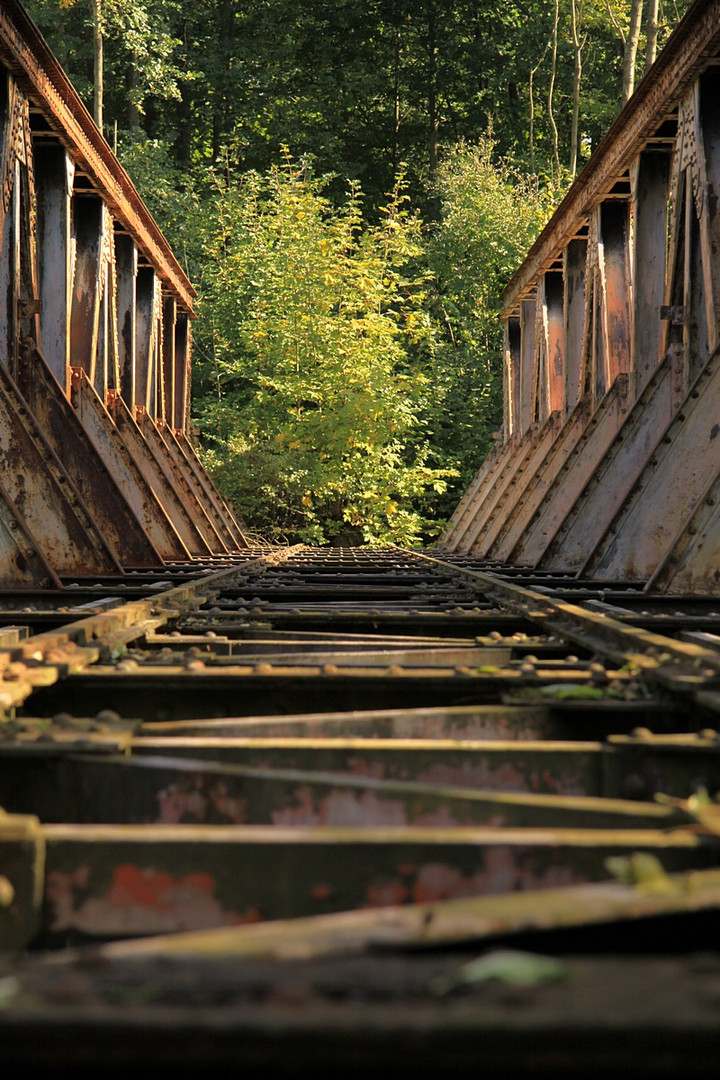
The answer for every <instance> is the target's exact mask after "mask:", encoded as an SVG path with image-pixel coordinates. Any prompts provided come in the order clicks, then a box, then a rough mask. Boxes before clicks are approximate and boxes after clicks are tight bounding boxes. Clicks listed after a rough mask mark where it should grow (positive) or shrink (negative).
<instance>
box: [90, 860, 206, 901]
mask: <svg viewBox="0 0 720 1080" xmlns="http://www.w3.org/2000/svg"><path fill="white" fill-rule="evenodd" d="M183 888H185V889H191V890H193V892H194V891H197V892H201V893H207V894H208V896H212V895H213V894H214V891H215V883H214V881H213V879H212V877H211V876H210V874H186V875H185V876H184V877H182V878H174V877H173V876H172V874H168V873H166V872H165V871H163V870H152V869H141V868H140V867H138V866H132V865H131V864H127V865H125V866H116V867H115V871H114V873H113V880H112V885H111V886H110V891H109V893H108V900H109V901H110V903H112V904H142V906H143V907H154V908H157V909H158V910H160V911H167V910H168V909H169V908H171V907H172V906H173V905H174V903H175V902H176V901H177V891H176V890H177V889H183Z"/></svg>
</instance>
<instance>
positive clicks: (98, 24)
mask: <svg viewBox="0 0 720 1080" xmlns="http://www.w3.org/2000/svg"><path fill="white" fill-rule="evenodd" d="M92 29H93V60H94V65H93V66H94V74H95V92H94V94H93V119H94V120H95V123H96V124H97V126H98V127H99V128H100V130H101V131H102V127H103V36H102V0H93V7H92Z"/></svg>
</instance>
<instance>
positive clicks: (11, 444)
mask: <svg viewBox="0 0 720 1080" xmlns="http://www.w3.org/2000/svg"><path fill="white" fill-rule="evenodd" d="M0 459H1V460H2V465H3V472H4V477H5V481H4V482H5V487H6V490H7V491H8V494H9V495H10V497H11V499H12V501H13V503H14V505H15V506H17V507H18V509H19V510H20V512H21V513H22V515H23V518H24V519H25V521H26V522H27V524H28V526H29V528H30V530H31V531H32V535H33V536H34V537H35V539H36V541H37V542H38V543H39V544H40V546H41V548H42V551H43V554H44V556H45V558H46V559H47V561H48V562H49V563H50V564H51V565H52V566H53V567H54V568H55V570H56V571H57V572H58V573H70V572H71V571H72V570H73V569H74V568H75V567H76V566H78V565H81V566H85V567H87V569H88V570H89V572H90V573H101V574H102V573H113V572H116V573H121V572H122V571H121V567H120V564H119V563H118V562H117V561H116V559H115V557H114V555H113V553H112V552H111V550H110V548H109V547H108V545H107V543H106V541H105V538H104V536H103V535H102V533H101V532H100V531H99V530H98V527H97V525H96V524H95V522H94V521H93V519H92V517H91V516H90V513H89V511H88V509H87V507H86V506H85V505H84V504H83V502H82V499H81V498H80V495H79V493H78V492H77V490H76V489H75V488H74V486H73V484H72V481H71V479H70V477H69V475H68V473H67V472H66V471H65V469H64V468H63V466H62V465H61V463H60V461H59V459H58V458H57V457H56V455H55V453H54V452H53V450H52V448H51V446H50V444H49V443H48V442H47V440H46V439H45V438H44V437H43V435H42V434H41V432H40V430H39V428H37V426H36V422H35V421H34V419H33V417H32V414H31V412H30V409H29V407H28V405H27V402H25V400H24V399H23V398H22V397H21V395H20V392H19V390H18V389H17V387H16V386H15V384H14V383H13V381H12V380H11V378H10V377H9V375H8V374H7V372H6V371H5V369H4V368H2V367H0Z"/></svg>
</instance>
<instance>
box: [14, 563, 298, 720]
mask: <svg viewBox="0 0 720 1080" xmlns="http://www.w3.org/2000/svg"><path fill="white" fill-rule="evenodd" d="M294 550H295V549H294V548H283V549H279V550H276V551H274V552H271V553H269V554H266V555H259V556H256V557H255V558H250V559H248V560H246V561H245V562H243V563H241V564H240V565H238V564H237V563H235V564H234V565H232V566H230V567H227V568H223V569H221V570H216V571H214V572H210V573H207V572H205V573H201V576H199V577H197V578H195V579H194V580H193V581H190V582H187V583H183V584H182V585H175V586H173V587H172V588H170V589H167V590H166V591H164V592H161V593H154V594H153V595H152V596H149V597H147V598H144V599H140V600H132V601H130V602H129V603H127V604H122V605H120V606H119V607H115V608H111V609H110V610H108V611H102V612H100V613H99V614H92V615H88V616H86V617H85V618H83V619H78V620H77V621H76V622H73V623H69V624H66V625H65V626H62V627H59V628H58V629H57V630H49V631H46V632H44V633H40V634H36V635H33V636H32V637H30V638H27V639H25V640H24V641H21V642H19V643H17V644H11V645H6V646H4V647H0V709H5V710H8V709H12V708H15V707H17V706H19V705H22V704H23V702H24V701H26V700H27V698H28V697H29V696H30V695H31V694H32V692H33V690H34V689H35V688H36V687H38V686H51V685H52V684H53V683H55V682H57V680H58V679H59V678H61V677H62V676H64V675H67V674H69V673H73V674H77V673H78V672H80V671H82V670H84V669H85V668H87V667H88V666H90V665H91V664H94V663H95V662H96V661H97V660H99V659H100V658H101V657H102V655H103V650H105V652H107V651H108V649H110V648H111V647H113V646H114V647H116V646H117V645H118V644H120V643H123V644H126V643H127V642H130V641H134V640H137V638H139V637H141V636H142V635H143V634H146V633H148V632H150V631H154V630H157V629H158V628H159V627H161V626H164V625H165V623H167V622H168V620H169V619H172V618H174V617H175V616H177V615H179V614H180V613H181V612H183V611H188V610H191V609H192V608H193V607H194V606H195V605H197V604H198V602H199V601H200V600H201V599H207V598H208V596H211V595H212V594H213V593H216V592H218V591H219V590H221V589H222V588H223V586H224V585H226V584H228V583H229V582H231V581H232V579H233V577H235V576H236V575H237V574H238V573H239V572H240V571H241V570H246V569H247V568H248V566H250V565H253V566H259V565H265V564H269V565H277V564H278V563H279V562H281V561H282V560H283V559H284V558H287V557H288V555H289V554H291V553H292V552H293V551H294Z"/></svg>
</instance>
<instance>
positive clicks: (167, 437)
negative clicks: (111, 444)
mask: <svg viewBox="0 0 720 1080" xmlns="http://www.w3.org/2000/svg"><path fill="white" fill-rule="evenodd" d="M155 427H156V430H157V432H158V434H159V436H160V438H161V439H162V441H163V444H164V453H165V454H166V455H167V457H168V459H169V461H170V462H171V463H172V467H173V469H174V470H177V471H178V472H181V473H182V475H183V477H184V479H185V482H186V483H187V484H189V486H190V488H191V489H192V492H193V497H194V499H195V501H196V502H197V503H199V504H200V505H201V506H202V508H203V511H204V513H205V514H206V515H207V517H208V519H209V520H210V522H211V524H212V527H213V529H214V530H215V532H216V533H217V536H218V538H219V540H220V541H221V544H223V545H224V546H225V549H226V550H227V551H235V550H237V548H239V547H246V546H247V545H246V541H245V539H244V537H243V536H242V533H240V531H239V529H237V535H236V532H235V528H237V526H236V523H235V522H234V521H233V528H231V527H230V524H229V515H228V512H227V509H226V507H225V504H224V502H223V500H222V498H221V497H220V495H219V494H218V492H217V490H216V489H215V487H214V486H213V484H212V482H211V481H210V479H209V477H208V476H207V474H206V473H205V472H204V470H200V469H195V468H193V463H192V462H191V461H189V460H188V459H187V458H186V457H185V454H184V453H183V450H182V448H181V446H180V444H179V442H178V440H177V438H176V436H175V432H174V431H173V429H172V428H171V427H169V426H168V424H167V422H166V421H165V420H157V421H156V424H155ZM221 550H222V548H221Z"/></svg>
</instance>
